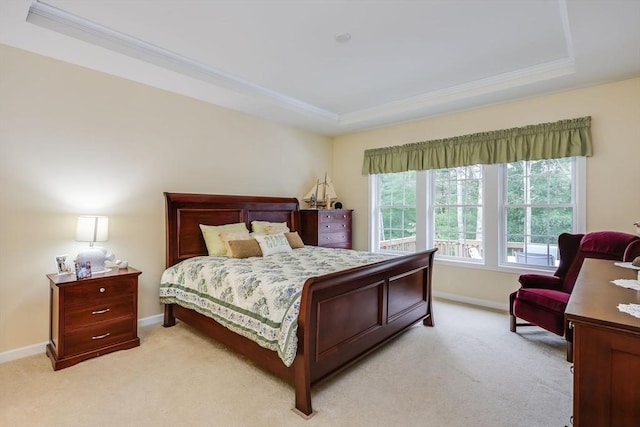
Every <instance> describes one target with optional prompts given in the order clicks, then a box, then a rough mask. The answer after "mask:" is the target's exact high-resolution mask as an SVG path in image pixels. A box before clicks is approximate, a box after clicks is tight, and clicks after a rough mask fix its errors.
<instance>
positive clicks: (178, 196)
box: [164, 193, 299, 267]
mask: <svg viewBox="0 0 640 427" xmlns="http://www.w3.org/2000/svg"><path fill="white" fill-rule="evenodd" d="M164 196H165V200H166V220H165V221H166V231H167V236H166V239H167V242H166V244H167V254H166V266H167V267H171V266H172V265H174V264H177V263H179V262H180V261H183V260H185V259H187V258H191V257H194V256H200V255H207V247H206V245H205V243H204V239H203V238H202V232H201V231H200V224H206V225H223V224H232V223H237V222H244V223H245V224H247V228H248V229H249V230H251V221H271V222H286V223H287V224H288V226H289V228H290V229H291V231H297V230H298V228H297V227H298V221H299V219H298V210H299V204H298V199H296V198H289V197H264V196H231V195H222V194H187V193H164Z"/></svg>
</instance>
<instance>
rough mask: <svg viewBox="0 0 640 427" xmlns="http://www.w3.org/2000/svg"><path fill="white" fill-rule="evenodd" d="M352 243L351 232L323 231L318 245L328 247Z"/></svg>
mask: <svg viewBox="0 0 640 427" xmlns="http://www.w3.org/2000/svg"><path fill="white" fill-rule="evenodd" d="M347 243H348V244H349V245H351V232H349V231H343V232H338V233H322V234H321V235H320V236H318V245H319V246H326V247H342V246H343V245H344V244H347Z"/></svg>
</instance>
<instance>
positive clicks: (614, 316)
mask: <svg viewBox="0 0 640 427" xmlns="http://www.w3.org/2000/svg"><path fill="white" fill-rule="evenodd" d="M637 275H638V271H637V270H633V269H630V268H624V267H619V266H617V265H615V261H608V260H602V259H591V258H587V259H585V260H584V264H583V265H582V269H581V270H580V274H579V275H578V279H577V280H576V285H575V287H574V288H573V292H572V293H571V298H569V304H568V305H567V309H566V311H565V314H566V316H567V319H568V320H572V321H574V320H576V321H577V320H579V321H584V322H589V323H595V324H601V325H606V326H609V327H617V328H621V329H629V330H633V331H636V332H640V318H637V317H634V316H632V315H630V314H627V313H623V312H621V311H620V310H618V308H617V307H618V304H640V291H636V290H633V289H626V288H623V287H620V286H617V285H615V284H613V283H611V281H612V280H615V279H636V278H637Z"/></svg>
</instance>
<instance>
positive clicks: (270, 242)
mask: <svg viewBox="0 0 640 427" xmlns="http://www.w3.org/2000/svg"><path fill="white" fill-rule="evenodd" d="M253 237H254V238H255V239H256V240H257V241H258V244H259V245H260V250H261V251H262V256H268V255H272V254H277V253H280V252H291V251H292V250H293V249H291V246H290V245H289V241H288V240H287V238H286V237H285V235H284V233H280V234H256V235H254V236H253Z"/></svg>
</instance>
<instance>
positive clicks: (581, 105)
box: [333, 78, 640, 319]
mask: <svg viewBox="0 0 640 427" xmlns="http://www.w3.org/2000/svg"><path fill="white" fill-rule="evenodd" d="M582 116H591V117H592V135H593V144H594V156H593V157H591V158H589V159H588V161H587V230H588V231H593V230H604V229H609V230H620V231H626V232H630V233H632V232H634V228H633V226H632V224H633V223H634V222H635V221H638V220H640V190H639V189H638V183H639V182H640V179H639V177H640V151H639V150H640V78H635V79H631V80H625V81H620V82H616V83H611V84H604V85H600V86H594V87H590V88H586V89H580V90H574V91H570V92H564V93H559V94H554V95H549V96H541V97H538V98H533V99H528V100H523V101H518V102H511V103H507V104H501V105H495V106H490V107H486V108H481V109H476V110H472V111H466V112H461V113H456V114H449V115H445V116H440V117H435V118H429V119H424V120H419V121H414V122H410V123H403V124H399V125H395V126H389V127H385V128H381V129H375V130H370V131H366V132H359V133H354V134H351V135H346V136H341V137H338V138H335V140H334V152H333V156H334V158H333V170H334V172H333V181H334V184H335V186H336V191H337V192H338V194H339V195H340V198H341V199H342V200H343V201H344V204H345V206H346V207H349V208H352V209H354V210H355V211H354V235H355V240H354V246H355V248H356V249H360V250H363V249H367V228H368V217H367V203H368V199H367V197H368V178H367V177H365V176H362V175H361V169H362V159H363V152H364V150H366V149H368V148H376V147H385V146H392V145H400V144H406V143H411V142H417V141H425V140H431V139H437V138H446V137H451V136H457V135H465V134H469V133H475V132H483V131H490V130H496V129H505V128H511V127H516V126H524V125H530V124H536V123H543V122H553V121H557V120H562V119H571V118H575V117H582ZM517 276H518V275H517V274H514V273H505V272H496V271H488V270H478V269H472V268H464V267H453V266H450V265H442V264H440V265H438V264H437V263H436V267H435V269H434V290H435V291H436V292H439V293H445V294H452V295H455V296H456V297H459V298H460V299H462V300H465V299H471V300H478V301H476V302H483V303H486V304H487V305H490V306H506V303H507V295H508V294H509V293H510V292H511V291H512V290H514V289H516V288H517ZM436 316H437V313H436ZM436 319H437V317H436Z"/></svg>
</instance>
